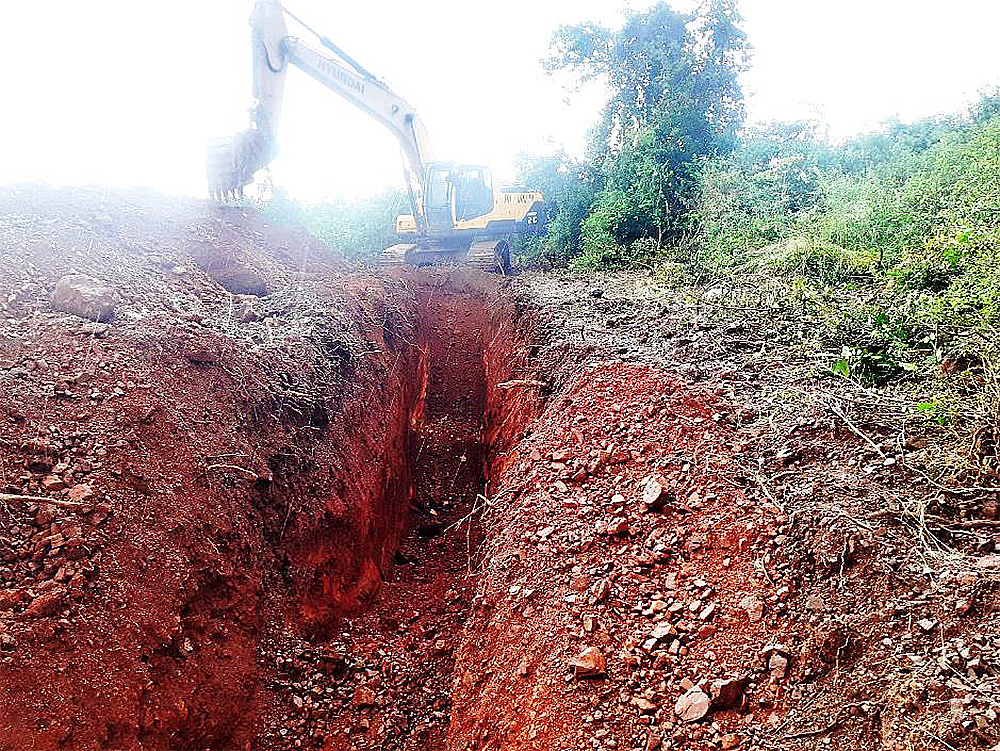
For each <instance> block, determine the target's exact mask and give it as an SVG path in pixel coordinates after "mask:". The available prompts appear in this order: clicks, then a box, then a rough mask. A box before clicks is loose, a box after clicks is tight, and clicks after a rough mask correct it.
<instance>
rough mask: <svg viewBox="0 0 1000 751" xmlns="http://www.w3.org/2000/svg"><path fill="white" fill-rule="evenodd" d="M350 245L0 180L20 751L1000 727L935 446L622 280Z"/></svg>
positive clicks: (3, 663)
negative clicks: (933, 460)
mask: <svg viewBox="0 0 1000 751" xmlns="http://www.w3.org/2000/svg"><path fill="white" fill-rule="evenodd" d="M333 259H335V255H334V254H333V253H332V252H331V251H330V249H328V248H326V247H324V246H323V245H322V244H321V243H318V242H317V241H316V240H315V239H313V238H311V237H308V236H306V235H304V234H302V233H298V232H296V231H294V230H289V229H286V228H278V227H274V226H270V225H269V224H268V223H267V222H265V221H264V220H262V219H261V218H260V217H259V216H257V215H255V214H254V213H253V212H252V211H249V210H245V209H225V210H220V209H217V208H212V207H209V206H207V205H206V204H202V203H197V202H179V201H176V200H172V199H171V200H168V199H164V198H160V197H157V196H153V195H140V194H136V193H104V192H99V191H52V190H48V189H39V188H15V189H5V190H2V191H0V289H2V291H3V293H4V294H3V295H0V429H2V432H0V473H2V476H0V480H2V484H3V488H2V492H3V495H2V496H0V498H2V502H0V749H15V748H17V749H21V748H34V749H55V748H72V749H139V748H144V749H159V748H162V749H166V748H192V749H195V748H198V749H205V748H211V749H229V748H246V749H261V750H270V749H285V748H326V749H442V748H448V749H463V750H464V749H519V748H524V749H529V748H530V749H559V748H563V749H578V748H608V749H637V750H638V751H655V750H656V749H660V748H664V749H669V748H676V749H680V748H690V749H701V748H747V749H751V748H754V749H773V748H796V749H807V748H815V747H817V746H818V745H822V746H823V747H829V748H842V749H853V748H884V749H897V748H898V749H915V748H934V747H940V748H945V749H947V748H990V747H993V746H995V745H996V744H997V742H998V741H1000V736H998V725H997V711H998V710H1000V703H998V699H997V696H998V691H997V678H998V672H1000V671H998V659H1000V658H998V655H1000V641H998V639H1000V637H998V636H997V634H998V633H1000V620H998V619H1000V599H998V588H997V587H998V579H1000V556H998V555H997V554H996V553H995V550H996V546H995V545H994V542H993V539H992V538H991V537H990V534H991V532H990V530H992V529H994V527H992V526H990V524H991V523H993V524H994V525H995V517H994V518H993V519H992V520H991V519H990V518H984V517H983V516H982V515H983V514H984V513H987V512H988V509H990V508H993V509H994V513H995V509H996V493H995V492H992V491H989V490H986V489H981V490H980V491H977V493H976V494H975V495H974V496H968V495H961V494H955V493H949V492H945V491H942V490H941V489H940V488H939V487H935V486H934V484H933V482H932V481H931V479H930V478H929V476H927V475H926V473H925V474H924V476H920V475H919V474H918V473H913V472H910V471H909V470H907V471H903V468H902V467H901V466H900V465H901V464H902V463H903V454H902V453H899V452H904V453H905V458H906V467H911V466H918V465H917V464H916V462H918V461H919V457H920V456H922V455H925V454H921V452H925V453H927V452H933V450H934V446H935V440H936V437H935V435H934V434H933V433H932V432H929V431H924V432H922V433H920V434H919V435H918V436H917V437H918V438H919V442H916V441H914V434H913V432H912V428H911V429H910V431H911V432H910V433H909V434H908V435H907V436H904V439H903V440H900V439H898V437H896V436H894V435H893V434H892V432H891V431H890V430H888V429H886V428H885V427H884V426H883V427H880V426H879V425H877V424H875V423H873V421H872V419H871V416H870V415H865V414H863V413H860V410H859V408H858V406H857V405H858V404H859V402H858V401H857V399H858V397H857V396H856V395H855V396H853V397H851V396H849V395H845V394H844V393H842V392H838V391H837V389H838V386H837V385H836V384H831V383H827V382H824V381H822V380H821V377H820V376H818V375H816V374H815V373H814V372H812V371H810V370H808V368H807V367H806V364H805V363H804V361H803V360H802V359H796V358H795V357H794V356H792V355H790V354H788V353H782V352H780V351H778V350H776V349H775V348H774V345H773V343H772V342H769V341H768V342H758V341H755V340H752V339H751V334H750V333H749V332H748V331H747V330H746V329H745V328H739V327H738V326H737V325H736V324H735V323H734V322H733V321H731V320H728V319H726V317H725V315H726V312H725V310H724V309H723V308H720V307H719V306H715V307H712V308H707V309H706V308H703V307H702V306H701V305H700V304H695V305H692V304H691V301H690V300H689V299H687V298H685V297H683V296H682V295H680V294H677V295H672V293H670V292H669V291H666V290H662V289H659V288H656V287H655V286H653V285H650V284H649V283H648V280H645V279H643V278H641V277H629V276H619V277H607V278H604V279H600V278H597V279H595V278H583V277H574V276H551V275H525V276H522V277H521V278H518V279H516V280H513V281H511V280H498V279H497V278H496V277H491V276H486V275H483V274H481V273H479V272H473V271H467V270H462V269H454V268H450V269H449V268H438V269H430V270H421V271H413V270H410V271H407V270H398V271H395V272H393V273H392V274H391V275H386V274H381V273H371V272H367V271H364V270H361V269H357V268H354V269H348V268H345V267H343V266H342V265H341V264H339V263H338V262H336V261H335V260H333ZM80 274H84V275H87V279H86V283H85V284H83V285H82V287H81V289H83V291H80V290H76V291H74V290H73V289H70V293H71V294H69V295H68V296H67V297H66V299H62V298H61V297H60V295H61V294H62V292H60V291H59V290H58V289H57V286H59V285H57V282H59V280H60V279H63V278H64V277H67V276H71V277H73V278H78V276H79V275H80ZM78 281H79V280H78ZM67 285H69V287H72V284H71V283H70V282H66V281H65V279H64V281H63V286H64V287H66V286H67ZM78 286H79V285H78ZM87 290H90V292H87ZM93 290H98V291H99V294H100V295H103V296H101V297H100V299H99V300H97V301H96V302H95V303H94V305H93V306H91V307H87V308H86V310H85V311H84V312H85V314H87V315H90V314H91V313H90V311H98V310H99V311H100V313H99V314H93V315H91V317H93V318H100V319H101V320H100V322H95V321H92V320H86V319H85V318H81V317H79V316H78V315H74V314H72V313H67V312H65V311H66V310H68V309H72V308H73V306H74V305H77V304H78V303H79V301H78V300H76V299H75V298H74V297H73V295H83V294H85V293H86V294H90V293H93ZM102 290H103V291H102ZM65 291H66V290H65V289H64V290H63V292H65ZM106 311H111V312H110V313H108V314H105V312H106ZM817 393H818V394H821V395H822V400H823V401H816V402H813V401H809V400H807V399H800V400H799V401H798V402H796V401H795V398H792V397H789V396H788V395H789V394H800V395H801V394H806V395H815V394H817ZM852 399H853V401H852ZM894 442H895V443H894ZM894 445H898V447H899V452H896V451H895V449H894V448H893V446H894ZM897 457H898V460H897ZM890 459H891V460H892V461H890ZM914 497H916V498H924V499H926V502H925V503H924V504H923V506H922V507H921V508H924V509H931V510H932V511H933V512H934V514H938V515H944V514H945V513H946V511H945V510H946V509H949V508H955V507H956V504H953V503H950V501H951V499H952V498H954V497H957V498H961V499H962V502H963V503H965V505H964V506H960V508H961V509H965V511H963V512H962V513H966V512H969V513H971V511H970V510H974V511H976V513H977V514H979V515H978V516H969V515H967V516H965V517H961V518H959V517H957V515H956V516H952V517H949V518H950V520H951V521H952V523H953V526H952V529H953V531H956V530H957V531H956V532H955V534H956V535H959V534H960V533H961V531H962V530H971V531H972V532H973V533H974V534H972V535H971V536H966V537H964V538H962V537H955V538H943V537H941V536H939V535H938V533H937V532H936V531H932V530H931V529H930V528H929V527H928V526H926V525H924V526H920V527H914V526H913V525H912V522H911V521H909V520H908V517H906V516H905V515H904V514H902V513H901V511H900V510H901V509H904V508H906V507H907V506H906V503H907V499H912V498H914ZM991 503H992V504H993V505H992V506H991V505H990V504H991ZM932 518H934V519H941V518H944V517H943V516H934V517H932ZM930 523H934V522H930ZM941 523H943V522H941ZM956 540H964V543H963V547H961V549H955V548H951V547H946V546H945V545H944V543H945V542H949V543H955V542H956Z"/></svg>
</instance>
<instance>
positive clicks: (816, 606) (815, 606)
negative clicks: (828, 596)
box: [806, 595, 826, 613]
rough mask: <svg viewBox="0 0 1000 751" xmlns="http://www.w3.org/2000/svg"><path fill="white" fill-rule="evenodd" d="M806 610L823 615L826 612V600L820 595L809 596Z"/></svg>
mask: <svg viewBox="0 0 1000 751" xmlns="http://www.w3.org/2000/svg"><path fill="white" fill-rule="evenodd" d="M806 610H811V611H813V612H814V613H822V612H823V611H824V610H826V600H824V599H823V598H822V597H820V596H819V595H809V596H808V597H807V598H806Z"/></svg>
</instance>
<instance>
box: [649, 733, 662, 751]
mask: <svg viewBox="0 0 1000 751" xmlns="http://www.w3.org/2000/svg"><path fill="white" fill-rule="evenodd" d="M661 748H663V738H662V737H660V735H659V734H657V733H650V734H649V737H648V738H647V739H646V751H660V749H661Z"/></svg>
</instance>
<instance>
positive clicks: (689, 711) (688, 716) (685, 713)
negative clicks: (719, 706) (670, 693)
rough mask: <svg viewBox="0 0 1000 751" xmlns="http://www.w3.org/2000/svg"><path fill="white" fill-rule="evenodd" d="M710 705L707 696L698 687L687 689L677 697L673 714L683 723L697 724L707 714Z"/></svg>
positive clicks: (710, 702)
mask: <svg viewBox="0 0 1000 751" xmlns="http://www.w3.org/2000/svg"><path fill="white" fill-rule="evenodd" d="M711 704H712V701H711V699H710V698H709V696H708V694H706V693H705V692H704V691H702V690H701V689H700V688H698V687H694V688H691V689H688V690H687V691H685V692H684V693H683V694H681V695H680V697H678V699H677V702H676V703H675V704H674V713H675V714H676V715H677V716H678V717H679V718H680V719H681V721H683V722H697V721H698V720H700V719H702V718H703V717H704V716H705V715H707V714H708V710H709V709H710V707H711Z"/></svg>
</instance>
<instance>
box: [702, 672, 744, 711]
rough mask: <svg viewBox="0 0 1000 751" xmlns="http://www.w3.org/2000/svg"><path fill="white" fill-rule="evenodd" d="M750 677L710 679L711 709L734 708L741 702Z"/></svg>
mask: <svg viewBox="0 0 1000 751" xmlns="http://www.w3.org/2000/svg"><path fill="white" fill-rule="evenodd" d="M749 683H750V678H719V679H717V680H714V681H712V688H711V692H712V709H734V708H736V707H739V706H740V705H742V704H743V694H744V692H745V691H746V690H747V685H749Z"/></svg>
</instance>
